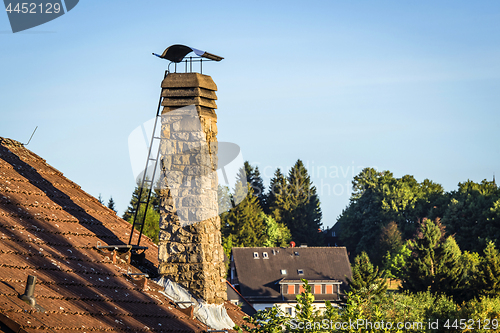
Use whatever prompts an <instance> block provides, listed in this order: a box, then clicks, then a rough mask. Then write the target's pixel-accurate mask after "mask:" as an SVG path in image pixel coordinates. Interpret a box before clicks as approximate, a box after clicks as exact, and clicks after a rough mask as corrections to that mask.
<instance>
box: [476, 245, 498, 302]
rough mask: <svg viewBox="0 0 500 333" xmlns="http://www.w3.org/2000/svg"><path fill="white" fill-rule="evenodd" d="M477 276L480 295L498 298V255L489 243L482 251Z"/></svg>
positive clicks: (493, 246)
mask: <svg viewBox="0 0 500 333" xmlns="http://www.w3.org/2000/svg"><path fill="white" fill-rule="evenodd" d="M478 275H479V281H478V282H479V286H480V290H479V292H480V294H481V295H484V296H493V297H498V296H500V253H499V252H498V250H497V248H496V247H495V243H493V242H491V241H490V242H488V244H487V246H486V248H485V249H484V258H483V259H482V260H481V263H480V266H479V274H478Z"/></svg>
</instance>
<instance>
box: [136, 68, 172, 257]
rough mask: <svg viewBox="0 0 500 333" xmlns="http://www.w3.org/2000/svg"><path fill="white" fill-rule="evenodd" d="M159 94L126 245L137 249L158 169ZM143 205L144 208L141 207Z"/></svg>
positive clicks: (159, 139)
mask: <svg viewBox="0 0 500 333" xmlns="http://www.w3.org/2000/svg"><path fill="white" fill-rule="evenodd" d="M167 75H168V70H166V71H165V75H164V77H163V78H164V79H165V77H166V76H167ZM161 100H162V96H161V92H160V100H159V101H158V108H157V110H156V116H155V122H154V125H153V132H152V134H151V141H150V143H149V149H148V156H147V158H146V167H145V168H144V174H143V175H142V180H141V182H140V184H139V198H138V200H137V203H136V205H135V207H134V208H135V213H134V220H133V222H132V230H131V231H130V239H129V240H128V245H132V246H137V247H139V244H140V243H141V237H142V231H143V229H144V224H145V222H146V215H147V211H148V207H149V203H150V202H151V194H152V193H153V191H154V189H153V186H154V180H155V176H156V170H157V168H158V161H159V159H160V142H161V134H159V135H157V134H156V132H157V127H158V125H159V126H160V127H161V111H160V109H161ZM159 119H160V121H158V120H159ZM156 146H157V147H158V149H157V150H156V151H155V149H153V147H156ZM150 166H153V175H152V176H151V179H149V178H148V176H147V174H148V170H149V167H150ZM144 191H146V196H145V197H144V198H143V197H142V194H143V193H144ZM143 205H145V206H143ZM142 207H144V214H143V215H142V217H139V216H138V214H139V211H140V210H141V208H142ZM136 227H137V228H138V229H139V237H138V239H137V243H136V244H133V243H134V242H133V237H134V229H135V228H136Z"/></svg>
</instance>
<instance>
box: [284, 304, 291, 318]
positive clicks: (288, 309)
mask: <svg viewBox="0 0 500 333" xmlns="http://www.w3.org/2000/svg"><path fill="white" fill-rule="evenodd" d="M285 312H286V313H288V315H290V316H291V315H292V308H291V307H289V306H287V307H286V308H285Z"/></svg>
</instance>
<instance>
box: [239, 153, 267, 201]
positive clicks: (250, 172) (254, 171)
mask: <svg viewBox="0 0 500 333" xmlns="http://www.w3.org/2000/svg"><path fill="white" fill-rule="evenodd" d="M244 166H245V174H246V176H247V184H248V185H250V187H251V188H252V190H253V195H254V196H256V197H257V199H259V204H260V207H261V208H264V207H265V206H266V202H265V198H266V195H265V193H264V182H263V181H262V177H261V176H260V171H259V167H258V166H256V167H255V168H254V167H252V166H251V165H250V163H248V161H245V164H244Z"/></svg>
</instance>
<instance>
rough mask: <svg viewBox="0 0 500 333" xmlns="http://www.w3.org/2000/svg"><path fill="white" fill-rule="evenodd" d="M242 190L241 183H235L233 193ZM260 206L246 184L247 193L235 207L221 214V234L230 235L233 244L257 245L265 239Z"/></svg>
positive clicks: (225, 236)
mask: <svg viewBox="0 0 500 333" xmlns="http://www.w3.org/2000/svg"><path fill="white" fill-rule="evenodd" d="M242 192H244V191H243V189H242V185H241V183H239V182H238V183H237V184H236V191H235V195H238V193H242ZM261 213H262V208H261V207H260V205H259V202H258V199H257V197H255V196H254V195H253V190H252V188H251V187H250V186H248V195H247V196H246V197H245V199H243V201H241V202H240V203H239V204H238V205H237V206H236V207H234V208H232V209H230V210H229V211H228V212H225V213H222V214H221V226H222V235H223V237H224V238H227V237H229V236H230V235H231V238H232V239H231V242H232V244H233V246H245V247H259V246H263V244H264V242H265V241H266V234H265V229H266V227H265V224H264V220H263V218H262V215H261Z"/></svg>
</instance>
